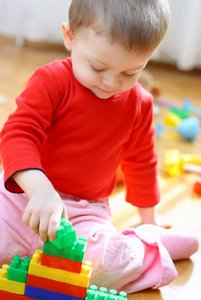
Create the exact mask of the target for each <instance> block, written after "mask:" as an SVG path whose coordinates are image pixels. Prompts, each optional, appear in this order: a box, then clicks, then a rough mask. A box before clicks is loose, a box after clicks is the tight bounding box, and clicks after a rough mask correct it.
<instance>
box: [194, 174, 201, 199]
mask: <svg viewBox="0 0 201 300" xmlns="http://www.w3.org/2000/svg"><path fill="white" fill-rule="evenodd" d="M193 192H194V193H195V194H197V195H198V196H201V178H200V179H198V180H197V181H196V182H195V183H194V185H193Z"/></svg>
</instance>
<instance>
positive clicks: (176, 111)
mask: <svg viewBox="0 0 201 300" xmlns="http://www.w3.org/2000/svg"><path fill="white" fill-rule="evenodd" d="M170 111H171V112H172V113H173V114H175V115H177V116H178V117H179V118H180V119H187V118H189V117H190V113H189V112H188V111H187V110H185V109H183V108H177V107H172V108H170Z"/></svg>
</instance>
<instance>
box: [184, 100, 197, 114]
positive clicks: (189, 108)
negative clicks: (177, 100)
mask: <svg viewBox="0 0 201 300" xmlns="http://www.w3.org/2000/svg"><path fill="white" fill-rule="evenodd" d="M182 108H183V110H185V111H187V112H189V113H191V114H194V115H197V116H198V117H201V107H195V106H193V104H192V101H191V100H190V99H185V100H184V101H183V104H182Z"/></svg>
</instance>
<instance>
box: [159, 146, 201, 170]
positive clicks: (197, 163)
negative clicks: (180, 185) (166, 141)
mask: <svg viewBox="0 0 201 300" xmlns="http://www.w3.org/2000/svg"><path fill="white" fill-rule="evenodd" d="M164 170H165V173H166V174H167V175H169V176H179V175H180V174H181V173H182V172H193V173H198V174H201V155H198V154H188V153H180V151H179V150H178V149H169V150H167V151H165V157H164Z"/></svg>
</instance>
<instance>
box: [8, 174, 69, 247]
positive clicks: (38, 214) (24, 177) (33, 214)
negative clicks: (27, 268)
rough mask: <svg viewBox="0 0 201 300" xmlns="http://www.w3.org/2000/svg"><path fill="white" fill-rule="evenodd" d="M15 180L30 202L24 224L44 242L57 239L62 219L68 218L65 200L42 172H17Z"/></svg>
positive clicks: (24, 215)
mask: <svg viewBox="0 0 201 300" xmlns="http://www.w3.org/2000/svg"><path fill="white" fill-rule="evenodd" d="M14 180H15V181H16V182H17V184H18V185H19V186H20V187H21V188H22V189H23V190H24V192H25V193H26V194H27V196H28V198H29V202H28V204H27V206H26V208H25V210H24V214H23V222H24V223H25V224H26V225H28V226H29V227H30V228H31V229H32V230H33V231H34V232H36V233H38V232H39V235H40V239H41V240H42V241H46V239H47V236H48V237H49V238H50V239H54V238H55V233H56V230H57V228H58V226H59V223H60V218H61V217H62V216H63V217H65V218H67V212H66V208H65V206H64V203H63V200H62V199H61V198H60V196H59V194H58V193H57V192H56V190H55V189H54V187H53V185H52V184H51V182H50V181H49V179H48V178H47V177H46V175H45V174H44V173H43V172H41V171H40V170H26V171H21V172H17V173H16V174H15V175H14Z"/></svg>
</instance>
